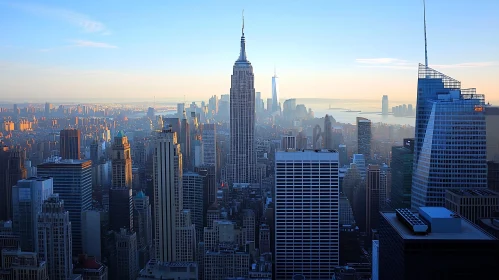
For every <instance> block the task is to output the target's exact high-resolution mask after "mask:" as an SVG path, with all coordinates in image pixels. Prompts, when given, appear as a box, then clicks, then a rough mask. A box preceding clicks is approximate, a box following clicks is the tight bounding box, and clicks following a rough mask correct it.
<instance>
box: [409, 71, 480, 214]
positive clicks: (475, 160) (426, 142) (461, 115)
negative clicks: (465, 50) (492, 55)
mask: <svg viewBox="0 0 499 280" xmlns="http://www.w3.org/2000/svg"><path fill="white" fill-rule="evenodd" d="M484 105H485V97H484V95H482V94H476V90H475V89H461V83H460V82H459V81H457V80H455V79H453V78H451V77H448V76H446V75H444V74H442V73H439V72H437V71H435V70H433V69H431V68H429V67H427V66H424V65H420V66H419V77H418V95H417V107H416V139H415V149H414V167H413V168H414V172H413V179H412V196H411V201H412V203H411V204H412V207H413V208H417V207H421V206H444V203H445V190H446V189H448V188H466V187H477V188H482V187H483V188H485V187H487V162H486V135H485V131H486V129H485V115H484Z"/></svg>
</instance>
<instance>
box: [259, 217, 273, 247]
mask: <svg viewBox="0 0 499 280" xmlns="http://www.w3.org/2000/svg"><path fill="white" fill-rule="evenodd" d="M258 235H259V236H258V242H259V244H258V249H259V250H260V254H265V253H270V252H271V250H270V227H269V226H268V225H266V224H261V225H260V230H259V231H258Z"/></svg>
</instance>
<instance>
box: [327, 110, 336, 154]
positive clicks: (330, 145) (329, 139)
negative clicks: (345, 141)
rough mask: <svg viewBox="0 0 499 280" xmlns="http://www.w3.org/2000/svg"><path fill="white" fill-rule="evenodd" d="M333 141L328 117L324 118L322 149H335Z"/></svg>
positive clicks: (331, 127)
mask: <svg viewBox="0 0 499 280" xmlns="http://www.w3.org/2000/svg"><path fill="white" fill-rule="evenodd" d="M336 148H338V147H334V140H333V124H332V123H331V119H330V118H329V115H326V117H325V118H324V149H336Z"/></svg>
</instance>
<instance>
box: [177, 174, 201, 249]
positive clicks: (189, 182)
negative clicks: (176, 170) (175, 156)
mask: <svg viewBox="0 0 499 280" xmlns="http://www.w3.org/2000/svg"><path fill="white" fill-rule="evenodd" d="M182 188H183V189H182V195H183V209H188V210H190V216H191V220H192V223H193V224H194V225H195V227H196V239H197V240H198V241H201V240H202V235H203V228H204V227H203V225H204V223H203V222H204V212H203V198H204V190H203V188H204V178H203V177H202V176H201V175H199V174H197V173H194V172H185V173H184V174H183V177H182Z"/></svg>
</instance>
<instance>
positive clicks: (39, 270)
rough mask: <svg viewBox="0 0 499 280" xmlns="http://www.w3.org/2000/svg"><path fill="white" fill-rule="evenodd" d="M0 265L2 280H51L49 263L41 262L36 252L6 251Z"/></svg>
mask: <svg viewBox="0 0 499 280" xmlns="http://www.w3.org/2000/svg"><path fill="white" fill-rule="evenodd" d="M0 263H2V264H3V267H2V266H1V265H0V268H2V272H0V276H1V277H2V279H23V280H24V279H25V280H49V275H48V272H47V263H46V262H45V261H40V260H39V259H38V256H37V253H35V252H22V251H21V250H19V249H16V250H5V251H4V252H3V254H2V258H1V259H0ZM50 279H52V278H50Z"/></svg>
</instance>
